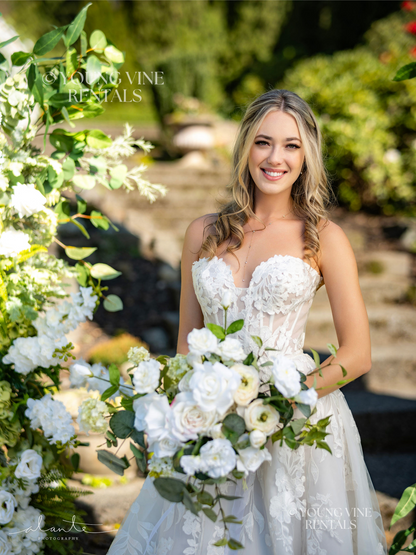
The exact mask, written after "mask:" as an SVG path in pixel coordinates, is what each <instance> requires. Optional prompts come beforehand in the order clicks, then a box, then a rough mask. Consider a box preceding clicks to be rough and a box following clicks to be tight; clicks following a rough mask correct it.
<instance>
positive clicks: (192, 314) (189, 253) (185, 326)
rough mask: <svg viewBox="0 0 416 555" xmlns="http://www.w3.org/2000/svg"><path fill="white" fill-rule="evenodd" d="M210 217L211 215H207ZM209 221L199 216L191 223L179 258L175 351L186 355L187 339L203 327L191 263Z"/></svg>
mask: <svg viewBox="0 0 416 555" xmlns="http://www.w3.org/2000/svg"><path fill="white" fill-rule="evenodd" d="M209 216H212V215H211V214H209V215H208V217H209ZM209 221H210V220H209V219H207V216H201V217H200V218H197V219H196V220H194V221H193V222H191V223H190V224H189V226H188V228H187V230H186V233H185V240H184V243H183V250H182V258H181V300H180V307H179V333H178V343H177V348H176V351H177V353H180V354H183V355H186V354H187V353H188V351H189V349H188V342H187V337H188V333H189V332H191V331H192V330H193V329H194V328H197V329H200V328H203V327H204V318H203V315H202V311H201V307H200V305H199V302H198V299H197V298H196V295H195V290H194V286H193V282H192V263H193V262H195V260H198V252H199V250H200V248H201V245H202V243H203V238H204V228H205V226H206V224H207V223H208V222H209Z"/></svg>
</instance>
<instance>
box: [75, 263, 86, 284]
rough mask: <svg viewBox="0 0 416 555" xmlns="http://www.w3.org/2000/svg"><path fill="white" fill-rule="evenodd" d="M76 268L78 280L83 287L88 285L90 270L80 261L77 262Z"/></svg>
mask: <svg viewBox="0 0 416 555" xmlns="http://www.w3.org/2000/svg"><path fill="white" fill-rule="evenodd" d="M75 268H76V270H77V272H78V275H77V281H78V283H79V284H80V285H81V286H82V287H87V283H88V275H89V273H88V270H87V268H86V267H85V265H84V264H80V263H79V262H78V263H77V264H75Z"/></svg>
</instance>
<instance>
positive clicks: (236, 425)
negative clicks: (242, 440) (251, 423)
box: [223, 414, 246, 436]
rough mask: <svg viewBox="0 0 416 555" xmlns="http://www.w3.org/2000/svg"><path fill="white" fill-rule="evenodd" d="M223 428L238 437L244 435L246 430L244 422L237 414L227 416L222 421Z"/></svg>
mask: <svg viewBox="0 0 416 555" xmlns="http://www.w3.org/2000/svg"><path fill="white" fill-rule="evenodd" d="M223 426H225V427H226V428H227V429H228V430H230V431H231V432H234V433H235V434H237V435H238V436H241V434H244V432H245V430H246V425H245V422H244V420H243V418H241V416H238V414H228V415H227V416H226V417H225V418H224V420H223Z"/></svg>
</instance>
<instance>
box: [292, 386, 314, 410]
mask: <svg viewBox="0 0 416 555" xmlns="http://www.w3.org/2000/svg"><path fill="white" fill-rule="evenodd" d="M295 401H297V402H299V403H303V404H305V405H310V406H311V407H314V406H315V405H316V402H317V401H318V394H317V392H316V390H315V389H314V388H313V387H310V388H309V389H304V390H302V391H301V392H300V393H299V394H298V395H296V397H295Z"/></svg>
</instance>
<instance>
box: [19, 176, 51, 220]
mask: <svg viewBox="0 0 416 555" xmlns="http://www.w3.org/2000/svg"><path fill="white" fill-rule="evenodd" d="M45 204H46V198H45V197H44V196H43V195H42V193H41V192H40V191H38V190H37V189H36V188H35V186H34V185H33V184H29V185H23V184H22V183H17V184H16V185H15V186H14V187H13V194H12V196H11V198H10V206H12V207H13V208H14V211H15V212H17V213H18V214H19V218H22V217H23V216H31V215H32V214H36V212H40V211H41V210H43V209H44V207H45Z"/></svg>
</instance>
